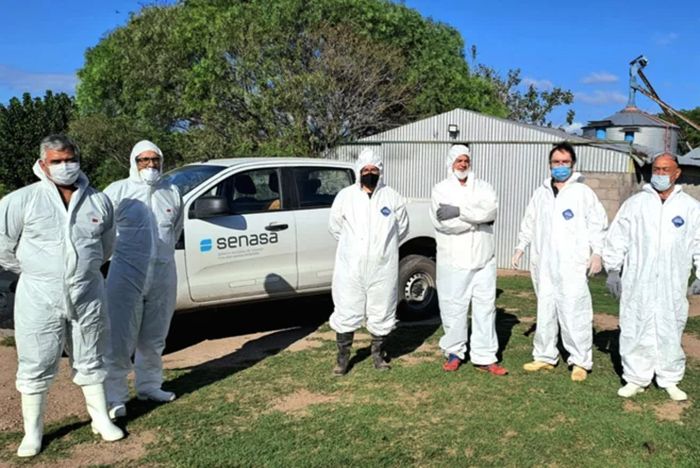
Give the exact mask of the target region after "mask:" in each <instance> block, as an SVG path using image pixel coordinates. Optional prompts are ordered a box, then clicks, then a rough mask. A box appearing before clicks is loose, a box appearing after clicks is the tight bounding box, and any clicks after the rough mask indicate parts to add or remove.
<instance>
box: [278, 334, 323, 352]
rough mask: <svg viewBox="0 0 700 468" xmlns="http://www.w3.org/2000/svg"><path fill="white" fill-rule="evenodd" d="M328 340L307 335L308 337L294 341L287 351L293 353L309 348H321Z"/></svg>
mask: <svg viewBox="0 0 700 468" xmlns="http://www.w3.org/2000/svg"><path fill="white" fill-rule="evenodd" d="M325 341H327V340H321V339H318V338H314V337H312V336H307V337H306V338H303V339H301V340H299V341H296V342H294V343H292V344H291V345H290V346H289V347H288V348H287V349H286V351H289V352H292V353H298V352H299V351H306V350H307V349H316V348H320V347H321V346H323V343H324V342H325Z"/></svg>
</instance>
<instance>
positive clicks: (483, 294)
mask: <svg viewBox="0 0 700 468" xmlns="http://www.w3.org/2000/svg"><path fill="white" fill-rule="evenodd" d="M456 153H457V152H455V151H451V152H450V154H449V155H448V156H447V160H446V165H447V169H448V174H449V175H448V177H447V178H446V179H445V180H443V181H442V182H439V183H437V184H436V185H435V187H433V192H432V204H431V209H430V219H431V220H432V222H433V225H434V226H435V240H436V241H437V258H436V263H437V272H436V273H437V278H436V280H437V290H438V299H439V304H440V318H441V320H442V327H443V329H444V330H445V335H444V336H443V337H442V338H440V348H441V349H442V351H443V353H444V354H445V356H448V355H450V354H454V355H456V356H459V358H460V359H461V360H464V358H465V352H466V350H467V341H468V339H469V333H468V325H467V311H468V309H469V303H470V302H471V304H472V336H471V349H470V351H469V358H470V360H471V361H472V364H475V365H489V364H493V363H494V362H496V361H497V359H496V352H497V351H498V337H497V336H496V259H495V257H494V252H495V246H494V240H493V223H494V221H495V219H496V212H497V211H498V199H497V197H496V192H495V191H494V189H493V187H491V185H490V184H489V183H488V182H486V181H483V180H481V179H477V178H476V177H475V176H474V173H473V172H471V171H470V172H469V173H468V176H467V182H466V184H465V185H461V184H460V183H459V180H458V179H457V177H456V176H455V175H454V173H453V171H452V165H453V163H454V161H455V160H456V159H457V158H458V157H459V156H460V155H461V154H463V153H460V154H456ZM440 204H447V205H453V206H457V207H458V208H459V212H460V214H459V216H458V217H457V218H452V219H447V220H444V221H440V220H438V219H437V217H436V214H435V213H436V212H437V210H438V208H439V206H440Z"/></svg>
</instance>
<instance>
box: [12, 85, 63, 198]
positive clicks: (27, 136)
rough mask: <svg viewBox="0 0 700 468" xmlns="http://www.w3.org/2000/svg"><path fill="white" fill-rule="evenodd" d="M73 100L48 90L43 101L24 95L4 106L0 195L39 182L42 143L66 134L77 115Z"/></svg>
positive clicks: (14, 98)
mask: <svg viewBox="0 0 700 468" xmlns="http://www.w3.org/2000/svg"><path fill="white" fill-rule="evenodd" d="M74 108H75V105H74V102H73V98H71V97H70V96H68V95H67V94H65V93H58V94H53V93H52V92H51V91H46V94H45V95H44V97H43V98H40V97H35V98H32V96H31V95H30V94H29V93H24V94H23V95H22V99H21V100H20V99H19V98H16V97H13V98H12V99H10V102H9V103H8V104H7V105H6V106H5V105H2V104H0V184H1V185H0V192H1V193H0V195H5V193H7V192H10V191H12V190H15V189H18V188H20V187H23V186H25V185H27V184H30V183H32V182H35V181H36V180H37V178H36V176H35V175H34V173H33V172H32V166H33V165H34V162H35V161H36V160H37V159H38V158H39V143H40V142H41V140H42V139H43V138H44V137H45V136H47V135H50V134H53V133H65V132H66V130H67V128H68V122H69V120H70V118H71V116H72V115H73V113H74Z"/></svg>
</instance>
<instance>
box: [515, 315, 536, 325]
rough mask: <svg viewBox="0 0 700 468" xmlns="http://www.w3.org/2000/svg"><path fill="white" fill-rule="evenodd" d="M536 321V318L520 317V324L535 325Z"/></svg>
mask: <svg viewBox="0 0 700 468" xmlns="http://www.w3.org/2000/svg"><path fill="white" fill-rule="evenodd" d="M536 319H537V318H536V317H532V316H524V317H518V322H520V323H527V324H530V323H535V320H536Z"/></svg>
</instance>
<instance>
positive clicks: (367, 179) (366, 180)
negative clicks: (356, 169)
mask: <svg viewBox="0 0 700 468" xmlns="http://www.w3.org/2000/svg"><path fill="white" fill-rule="evenodd" d="M377 182H379V174H372V173H371V172H370V173H367V174H362V175H361V176H360V183H361V184H362V185H364V186H365V187H367V188H368V189H371V190H374V188H375V187H376V186H377Z"/></svg>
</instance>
